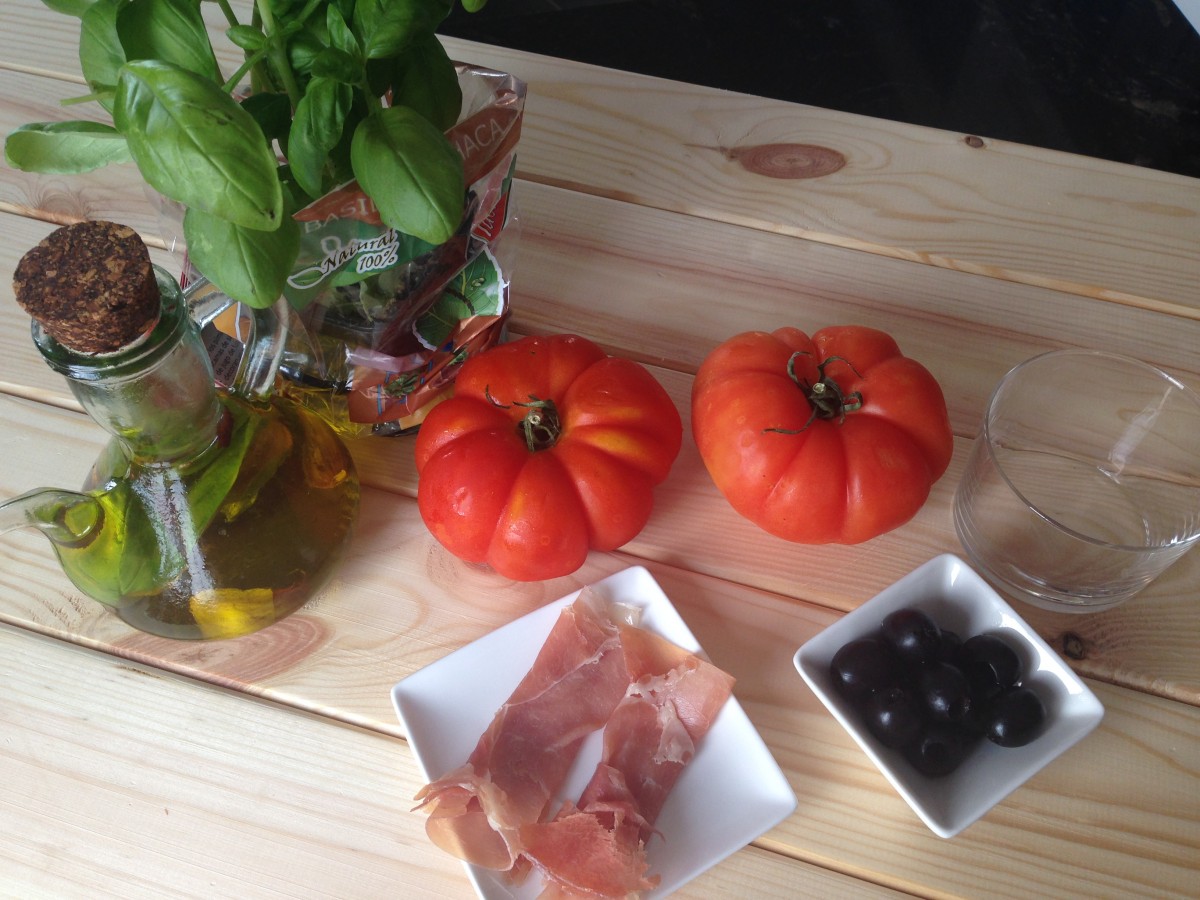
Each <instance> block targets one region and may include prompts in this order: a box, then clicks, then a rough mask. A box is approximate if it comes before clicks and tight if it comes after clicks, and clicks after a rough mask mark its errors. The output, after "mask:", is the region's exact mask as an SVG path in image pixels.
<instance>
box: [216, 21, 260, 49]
mask: <svg viewBox="0 0 1200 900" xmlns="http://www.w3.org/2000/svg"><path fill="white" fill-rule="evenodd" d="M225 36H226V37H228V38H229V40H230V42H231V43H232V44H233V45H234V46H235V47H240V48H241V49H243V50H249V51H250V52H251V53H253V52H254V51H255V50H261V49H262V48H263V47H264V46H265V45H266V43H267V36H266V35H265V34H263V33H262V30H261V29H259V28H255V27H254V26H253V25H233V26H231V27H229V28H227V29H226V30H225Z"/></svg>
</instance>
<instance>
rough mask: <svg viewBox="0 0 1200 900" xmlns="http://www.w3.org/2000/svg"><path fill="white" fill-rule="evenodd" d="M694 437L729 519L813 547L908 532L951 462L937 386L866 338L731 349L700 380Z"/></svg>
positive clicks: (842, 333)
mask: <svg viewBox="0 0 1200 900" xmlns="http://www.w3.org/2000/svg"><path fill="white" fill-rule="evenodd" d="M692 433H693V435H694V437H695V439H696V444H697V446H698V447H699V450H700V455H701V457H702V458H703V459H704V464H705V466H706V467H707V468H708V471H709V474H710V475H711V476H712V479H713V481H714V482H715V483H716V485H717V488H718V489H720V491H721V493H722V494H724V495H725V497H726V499H728V500H729V502H730V504H732V506H733V507H734V509H736V510H737V511H738V512H739V513H741V514H742V515H743V516H745V517H746V518H747V519H749V520H750V521H752V522H754V523H755V524H757V525H759V526H760V527H762V528H764V529H765V530H766V531H769V532H770V533H771V534H774V535H777V536H778V537H781V538H786V539H787V540H789V541H797V542H800V543H809V544H821V543H842V544H855V543H859V542H860V541H865V540H868V539H869V538H873V537H875V536H877V535H880V534H883V533H884V532H886V531H890V530H891V529H893V528H896V527H897V526H899V525H902V524H903V523H905V522H907V521H908V520H909V519H911V518H912V517H913V516H914V515H915V514H916V512H917V510H919V509H920V508H921V506H922V505H923V504H924V503H925V501H926V499H928V497H929V490H930V487H931V486H932V485H933V483H934V482H935V481H937V480H938V478H940V477H941V476H942V474H943V473H944V472H945V471H946V467H947V466H948V465H949V463H950V457H951V454H952V453H953V451H954V437H953V435H952V433H951V431H950V422H949V417H948V415H947V412H946V401H945V397H944V396H943V394H942V390H941V387H940V386H939V385H938V383H937V381H936V380H935V379H934V377H933V376H932V375H931V374H930V373H929V371H928V370H927V369H926V368H925V367H924V366H922V365H921V364H920V363H918V362H916V361H915V360H913V359H910V358H908V357H906V356H904V355H903V354H902V353H901V352H900V348H899V347H898V346H897V345H896V342H895V341H894V340H893V339H892V338H891V337H890V336H889V335H887V334H885V333H884V332H882V331H878V330H876V329H874V328H865V327H861V326H839V327H833V328H825V329H822V330H821V331H818V332H816V333H815V334H813V335H812V337H811V338H810V337H809V336H808V335H806V334H805V333H804V332H802V331H800V330H799V329H796V328H780V329H779V330H778V331H775V332H773V333H770V334H768V333H766V332H761V331H754V332H747V333H745V334H739V335H737V336H736V337H733V338H730V339H729V340H728V341H726V342H725V343H723V344H721V345H720V346H719V347H717V348H716V349H715V350H713V352H712V353H711V354H710V355H709V356H708V358H707V359H705V361H704V363H703V364H702V365H701V367H700V371H699V372H698V373H697V375H696V380H695V382H694V384H693V387H692Z"/></svg>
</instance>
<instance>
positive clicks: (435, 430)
mask: <svg viewBox="0 0 1200 900" xmlns="http://www.w3.org/2000/svg"><path fill="white" fill-rule="evenodd" d="M682 439H683V425H682V422H681V421H680V418H679V411H678V410H677V409H676V408H675V404H674V403H673V402H672V401H671V398H670V397H669V396H668V395H667V392H666V391H665V390H663V388H662V385H660V384H659V383H658V382H657V381H655V380H654V376H652V375H651V374H650V373H649V372H648V371H646V369H645V368H643V367H642V366H640V365H638V364H637V363H635V362H632V361H630V360H627V359H620V358H617V357H610V356H606V355H605V353H604V351H603V350H601V349H600V348H599V347H597V346H596V345H595V344H593V343H591V342H590V341H588V340H585V339H584V338H581V337H577V336H575V335H554V336H550V337H527V338H523V339H521V340H518V341H513V342H512V343H508V344H501V345H499V346H497V347H493V348H492V349H490V350H487V351H485V352H483V353H480V354H478V355H477V356H474V357H472V358H470V359H469V360H467V362H466V363H465V364H464V365H463V367H462V370H461V371H460V372H459V373H458V376H457V377H456V379H455V388H454V396H453V397H452V398H450V399H449V400H445V401H443V402H442V403H440V404H438V405H437V406H436V407H434V409H433V410H432V412H430V413H429V416H428V417H427V418H426V419H425V421H424V423H422V425H421V430H420V431H419V432H418V433H417V442H416V463H417V472H418V473H419V475H420V480H419V482H418V487H417V503H418V506H419V507H420V510H421V517H422V518H423V519H424V520H425V524H426V525H427V526H428V528H429V530H430V532H431V533H432V534H433V536H434V537H435V538H437V540H438V541H439V542H441V544H442V545H443V546H444V547H446V549H447V550H449V551H450V552H451V553H453V554H454V555H455V556H458V557H460V558H462V559H465V560H469V561H471V562H480V563H483V562H486V563H488V564H490V565H491V566H492V568H494V569H495V570H496V571H497V572H499V573H500V574H501V575H504V576H506V577H508V578H512V579H516V580H520V581H534V580H539V579H545V578H555V577H557V576H560V575H569V574H570V573H571V572H574V571H575V570H576V569H577V568H579V566H580V565H582V564H583V561H584V559H585V558H586V556H587V553H588V550H589V549H594V550H613V549H615V548H617V547H619V546H621V545H622V544H624V543H627V542H628V541H629V540H631V539H632V538H633V537H634V536H636V535H637V534H638V532H640V531H641V530H642V528H644V527H645V525H646V522H647V520H649V518H650V510H651V506H652V504H653V497H652V489H653V487H654V485H656V484H658V483H659V482H661V481H662V480H663V479H664V478H666V477H667V473H668V472H669V471H670V469H671V464H672V463H673V462H674V461H675V457H676V456H677V455H678V454H679V446H680V443H681V441H682Z"/></svg>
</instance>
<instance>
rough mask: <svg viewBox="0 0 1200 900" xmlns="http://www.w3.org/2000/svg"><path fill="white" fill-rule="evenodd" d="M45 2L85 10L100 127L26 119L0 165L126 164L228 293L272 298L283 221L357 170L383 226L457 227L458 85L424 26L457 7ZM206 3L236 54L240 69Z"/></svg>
mask: <svg viewBox="0 0 1200 900" xmlns="http://www.w3.org/2000/svg"><path fill="white" fill-rule="evenodd" d="M43 2H44V3H45V4H46V5H47V6H49V7H50V8H51V9H54V10H55V11H58V12H62V13H66V14H69V15H73V16H77V17H78V18H79V20H80V32H79V61H80V64H81V67H82V71H83V76H84V78H85V79H86V81H87V84H88V87H89V88H90V91H91V93H90V94H89V95H88V96H87V97H84V98H81V99H82V100H86V101H95V102H97V103H99V104H100V105H101V106H102V107H103V108H104V109H105V110H106V111H107V112H108V114H109V115H110V116H111V119H112V124H111V125H110V124H104V123H101V122H95V121H67V122H42V123H34V124H30V125H25V126H23V127H21V128H19V129H17V130H16V131H14V132H13V133H11V134H10V135H9V136H8V138H7V140H6V141H5V145H4V156H5V159H6V161H7V162H8V163H9V165H11V166H13V167H15V168H18V169H23V170H25V171H33V172H43V173H58V174H74V173H79V172H85V171H90V170H92V169H96V168H99V167H101V166H104V165H107V164H109V163H114V162H126V161H130V160H132V161H133V162H134V163H135V164H136V165H137V167H138V170H139V171H140V172H141V175H142V177H143V178H144V179H145V180H146V182H147V183H148V184H149V185H150V186H151V187H153V188H154V189H155V190H156V191H158V192H159V193H161V194H163V195H164V196H166V197H168V198H170V199H172V200H175V201H178V202H179V203H181V204H182V205H183V206H184V207H185V210H186V211H185V214H184V219H183V232H184V238H185V240H186V241H187V246H188V254H189V257H190V258H191V260H192V262H193V263H194V264H195V266H196V267H197V269H199V270H200V271H201V272H203V273H204V274H205V276H207V277H208V278H209V280H211V281H212V282H213V283H214V284H216V285H217V286H218V287H219V288H221V289H222V290H223V291H225V293H227V294H229V296H231V297H233V298H234V299H236V300H239V301H241V302H243V303H245V304H247V305H249V306H253V307H266V306H270V305H271V304H272V303H274V302H275V300H276V299H278V298H279V296H280V295H281V293H282V292H283V286H284V283H285V280H286V279H287V276H288V275H289V273H290V271H291V267H292V265H293V263H294V262H295V259H296V255H297V253H298V250H299V244H300V233H299V228H298V226H297V224H296V222H295V221H294V220H293V219H292V214H293V213H294V212H295V211H297V210H298V209H300V208H302V207H304V206H306V205H307V204H309V203H310V202H312V201H313V200H315V199H317V198H318V197H320V196H322V195H323V194H325V193H327V192H328V191H330V190H332V189H333V188H334V187H337V186H338V185H341V184H343V183H345V182H347V181H350V180H351V179H357V180H358V183H359V186H360V187H361V188H362V190H363V191H364V193H366V195H367V196H368V197H370V198H371V200H372V201H373V202H374V203H375V205H376V207H377V208H378V211H379V215H380V218H381V219H382V220H383V222H384V224H386V225H387V226H389V227H391V228H396V229H398V230H399V231H402V232H405V233H407V234H411V235H414V236H416V237H419V238H421V239H423V240H426V241H429V242H430V243H433V244H440V243H442V242H444V241H446V240H448V239H449V238H450V237H451V235H453V233H454V232H455V230H456V229H457V227H458V225H459V224H460V220H461V218H462V214H463V206H464V200H465V190H466V188H465V185H464V183H463V166H462V160H461V158H460V157H459V155H458V153H457V151H456V150H455V149H454V147H453V145H452V144H451V143H450V141H449V140H448V139H447V138H446V137H445V134H444V132H445V130H446V129H447V128H449V127H450V126H452V125H453V124H454V122H455V120H456V119H457V117H458V114H459V109H460V106H461V104H462V95H461V91H460V89H459V85H458V78H457V74H456V72H455V68H454V64H453V63H452V62H451V60H450V59H449V57H448V56H447V55H446V52H445V50H444V49H443V48H442V45H441V43H440V42H439V41H438V39H437V37H436V36H435V29H436V28H437V27H438V25H439V24H440V23H441V22H442V20H443V19H445V17H446V16H447V15H449V13H450V11H451V9H452V7H453V5H454V2H455V0H254V3H253V7H252V9H251V10H250V12H249V13H248V16H247V14H244V15H243V18H246V19H247V20H246V21H243V20H242V19H239V18H238V16H237V14H236V13H235V10H234V9H233V6H232V5H231V2H230V0H43ZM204 2H207V3H210V4H212V5H214V6H215V7H217V8H219V10H220V14H221V15H223V17H224V19H225V21H226V23H227V28H226V31H225V34H226V35H227V36H228V38H229V40H230V41H232V42H233V43H234V44H235V45H236V46H237V47H239V48H241V49H242V50H243V51H244V54H243V56H244V58H243V61H242V62H241V65H240V66H238V68H237V70H236V71H234V72H230V73H228V74H226V73H224V72H222V71H221V68H220V66H219V65H218V62H217V57H216V54H215V53H214V51H213V46H212V42H211V40H210V36H209V32H208V29H207V27H206V25H205V21H204V18H203V16H202V9H201V4H202V3H204ZM460 2H462V5H463V8H464V9H467V10H468V11H474V10H476V9H479V8H481V7H482V6H483V4H484V2H485V0H460ZM244 4H245V0H242V3H241V4H240V5H244ZM384 98H387V100H386V102H385V99H384ZM70 102H79V100H78V99H77V100H74V101H70Z"/></svg>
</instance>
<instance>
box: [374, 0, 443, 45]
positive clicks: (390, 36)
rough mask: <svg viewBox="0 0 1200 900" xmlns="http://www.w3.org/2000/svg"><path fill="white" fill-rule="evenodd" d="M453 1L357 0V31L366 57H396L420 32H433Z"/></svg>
mask: <svg viewBox="0 0 1200 900" xmlns="http://www.w3.org/2000/svg"><path fill="white" fill-rule="evenodd" d="M451 5H452V0H358V2H357V3H356V4H355V6H354V19H353V22H354V32H355V34H357V35H358V38H359V40H360V41H361V43H362V47H363V53H364V55H365V56H366V57H367V59H378V58H380V57H385V56H396V55H397V54H399V53H400V52H401V51H403V50H404V48H405V47H407V46H408V45H409V43H410V42H411V41H412V39H413V38H414V37H416V36H417V35H420V34H431V33H432V32H433V31H434V30H435V29H436V28H437V26H438V24H439V23H440V22H441V21H442V20H443V19H444V18H446V16H447V15H448V14H449V13H450V9H451Z"/></svg>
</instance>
